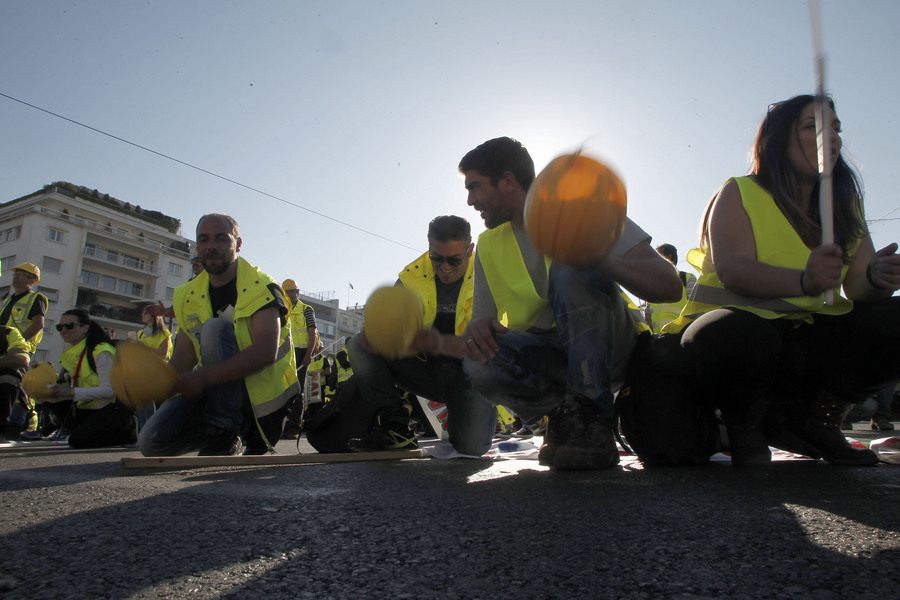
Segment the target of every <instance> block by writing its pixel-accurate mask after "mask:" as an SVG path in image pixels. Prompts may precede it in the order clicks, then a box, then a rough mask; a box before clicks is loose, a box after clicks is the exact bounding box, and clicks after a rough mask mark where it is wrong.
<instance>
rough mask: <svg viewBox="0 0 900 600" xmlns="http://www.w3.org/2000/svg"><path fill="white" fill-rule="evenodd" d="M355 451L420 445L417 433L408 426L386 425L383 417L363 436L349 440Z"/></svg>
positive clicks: (408, 448) (348, 443)
mask: <svg viewBox="0 0 900 600" xmlns="http://www.w3.org/2000/svg"><path fill="white" fill-rule="evenodd" d="M347 447H348V448H350V450H352V451H353V452H385V451H387V450H415V449H416V448H418V447H419V442H418V440H417V439H416V434H415V433H414V432H413V431H412V430H411V429H410V428H409V427H408V426H404V425H401V424H397V423H391V424H388V425H384V424H382V422H381V417H378V422H377V424H376V425H375V427H374V428H373V429H372V431H370V432H369V433H367V434H366V435H364V436H363V437H361V438H353V439H351V440H350V441H349V442H347Z"/></svg>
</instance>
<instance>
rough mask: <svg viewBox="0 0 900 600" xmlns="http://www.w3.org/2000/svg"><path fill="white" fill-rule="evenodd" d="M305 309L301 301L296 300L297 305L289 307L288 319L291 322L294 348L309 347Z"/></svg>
mask: <svg viewBox="0 0 900 600" xmlns="http://www.w3.org/2000/svg"><path fill="white" fill-rule="evenodd" d="M306 307H307V305H306V304H304V303H303V301H302V300H297V304H295V305H294V306H292V307H291V312H290V313H289V314H288V318H289V319H290V322H291V338H292V339H293V340H294V347H295V348H308V347H309V330H308V329H307V327H306Z"/></svg>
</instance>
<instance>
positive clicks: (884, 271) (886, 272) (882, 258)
mask: <svg viewBox="0 0 900 600" xmlns="http://www.w3.org/2000/svg"><path fill="white" fill-rule="evenodd" d="M866 274H867V276H868V278H869V283H871V284H872V285H873V286H874V287H878V288H881V289H883V290H891V291H894V290H897V289H900V256H898V255H897V244H896V243H893V244H888V245H887V246H885V247H884V248H882V249H881V250H879V251H878V252H876V253H875V254H874V255H873V256H872V259H871V260H870V261H869V266H868V271H866Z"/></svg>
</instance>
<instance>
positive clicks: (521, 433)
mask: <svg viewBox="0 0 900 600" xmlns="http://www.w3.org/2000/svg"><path fill="white" fill-rule="evenodd" d="M513 436H515V437H517V438H519V439H521V440H527V439H531V438H533V437H534V432H533V431H532V430H531V427H529V426H528V425H523V426H522V428H521V429H519V430H518V431H516V432H515V433H514V434H513Z"/></svg>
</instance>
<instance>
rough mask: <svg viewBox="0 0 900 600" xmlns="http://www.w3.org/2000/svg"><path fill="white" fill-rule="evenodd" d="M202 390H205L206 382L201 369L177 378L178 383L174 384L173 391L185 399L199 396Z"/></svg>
mask: <svg viewBox="0 0 900 600" xmlns="http://www.w3.org/2000/svg"><path fill="white" fill-rule="evenodd" d="M204 388H206V381H205V377H204V373H203V369H202V368H200V369H197V370H196V371H191V372H190V373H185V374H183V375H181V377H179V378H178V383H177V384H175V391H176V392H178V393H179V394H181V395H182V396H184V397H185V398H196V397H198V396H200V394H202V393H203V390H204Z"/></svg>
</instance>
